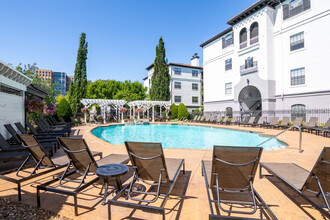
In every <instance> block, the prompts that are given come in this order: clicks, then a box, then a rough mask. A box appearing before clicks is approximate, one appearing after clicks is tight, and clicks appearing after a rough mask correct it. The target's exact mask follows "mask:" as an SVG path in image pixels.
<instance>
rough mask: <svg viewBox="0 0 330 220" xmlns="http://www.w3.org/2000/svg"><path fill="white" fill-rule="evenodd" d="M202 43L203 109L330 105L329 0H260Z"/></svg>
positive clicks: (296, 108) (298, 109)
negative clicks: (225, 27) (224, 28)
mask: <svg viewBox="0 0 330 220" xmlns="http://www.w3.org/2000/svg"><path fill="white" fill-rule="evenodd" d="M227 24H229V25H230V27H229V28H228V29H227V30H225V31H223V32H221V33H220V34H218V35H217V36H215V37H213V38H211V39H210V40H208V41H206V42H204V43H202V44H201V47H203V58H204V62H203V67H204V109H205V111H225V110H226V109H227V110H229V111H230V110H233V111H241V112H248V111H249V110H253V111H254V110H262V111H264V110H291V111H293V112H297V113H299V112H301V113H303V112H305V111H306V109H312V108H313V109H314V108H330V83H329V82H330V74H329V73H328V72H329V66H328V62H329V60H330V40H329V39H328V36H329V35H330V28H329V25H330V1H329V0H286V1H283V0H260V1H258V2H256V3H255V4H253V5H252V6H250V7H249V8H247V9H246V10H244V11H243V12H241V13H240V14H238V15H236V16H235V17H233V18H232V19H230V20H229V21H228V22H227Z"/></svg>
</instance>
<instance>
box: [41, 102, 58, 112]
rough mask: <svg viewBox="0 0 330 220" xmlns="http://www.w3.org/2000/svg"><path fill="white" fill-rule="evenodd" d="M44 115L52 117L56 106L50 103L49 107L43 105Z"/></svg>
mask: <svg viewBox="0 0 330 220" xmlns="http://www.w3.org/2000/svg"><path fill="white" fill-rule="evenodd" d="M43 112H44V114H45V115H54V114H55V112H56V105H55V104H53V103H50V104H49V105H44V111H43Z"/></svg>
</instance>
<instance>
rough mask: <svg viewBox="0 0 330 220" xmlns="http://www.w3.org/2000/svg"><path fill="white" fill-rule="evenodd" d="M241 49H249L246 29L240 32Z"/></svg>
mask: <svg viewBox="0 0 330 220" xmlns="http://www.w3.org/2000/svg"><path fill="white" fill-rule="evenodd" d="M239 44H240V45H239V49H243V48H245V47H247V31H246V28H243V29H242V30H241V32H239Z"/></svg>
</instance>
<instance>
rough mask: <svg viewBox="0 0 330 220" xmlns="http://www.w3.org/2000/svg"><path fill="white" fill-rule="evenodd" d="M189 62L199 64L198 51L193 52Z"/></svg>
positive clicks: (193, 64) (194, 64)
mask: <svg viewBox="0 0 330 220" xmlns="http://www.w3.org/2000/svg"><path fill="white" fill-rule="evenodd" d="M190 63H191V65H192V66H199V56H198V53H195V54H194V55H193V56H192V58H191V60H190Z"/></svg>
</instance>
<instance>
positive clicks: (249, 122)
mask: <svg viewBox="0 0 330 220" xmlns="http://www.w3.org/2000/svg"><path fill="white" fill-rule="evenodd" d="M255 119H256V117H253V116H252V117H250V118H249V120H248V121H247V122H245V123H242V124H241V125H243V126H249V125H251V126H252V125H253V124H254V121H255Z"/></svg>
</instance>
